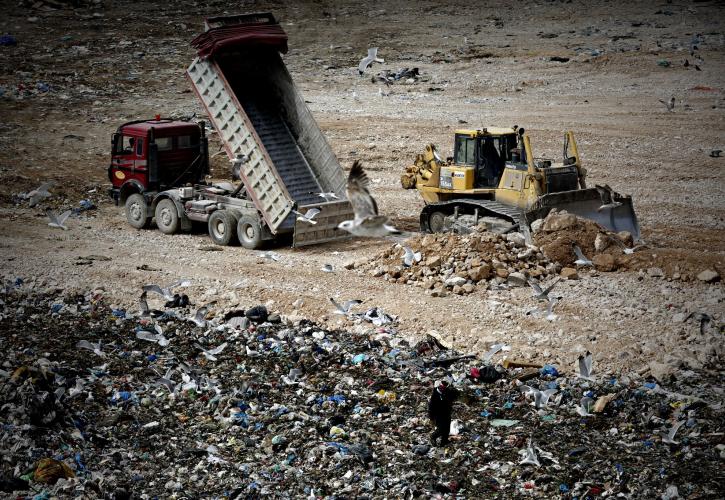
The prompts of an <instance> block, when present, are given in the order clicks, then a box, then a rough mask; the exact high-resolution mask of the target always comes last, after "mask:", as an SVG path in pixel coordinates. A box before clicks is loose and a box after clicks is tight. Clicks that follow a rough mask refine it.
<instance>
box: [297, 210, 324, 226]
mask: <svg viewBox="0 0 725 500" xmlns="http://www.w3.org/2000/svg"><path fill="white" fill-rule="evenodd" d="M292 211H293V212H294V213H296V214H297V220H298V221H302V222H306V223H308V224H317V221H316V220H314V219H315V217H316V216H317V214H319V213H320V209H319V208H310V209H308V210H307V212H305V213H302V212H298V211H297V210H292Z"/></svg>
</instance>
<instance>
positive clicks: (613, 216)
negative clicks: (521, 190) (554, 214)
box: [526, 188, 640, 241]
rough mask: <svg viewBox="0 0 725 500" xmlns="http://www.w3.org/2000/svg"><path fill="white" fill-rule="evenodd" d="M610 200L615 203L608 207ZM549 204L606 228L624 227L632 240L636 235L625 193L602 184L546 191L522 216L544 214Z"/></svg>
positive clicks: (622, 228) (635, 220) (629, 198)
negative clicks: (613, 190)
mask: <svg viewBox="0 0 725 500" xmlns="http://www.w3.org/2000/svg"><path fill="white" fill-rule="evenodd" d="M610 198H611V199H610ZM611 201H614V202H615V203H614V204H615V205H617V206H614V207H612V206H611V205H612V203H611ZM553 208H556V209H558V210H566V211H567V212H569V213H572V214H575V215H578V216H580V217H585V218H587V219H591V220H593V221H594V222H596V223H598V224H601V225H602V226H604V227H606V228H607V229H609V230H610V231H614V232H619V231H628V232H630V233H631V234H632V237H633V238H634V240H635V241H637V240H639V239H640V230H639V221H638V220H637V215H636V214H635V213H634V206H633V205H632V198H631V197H629V196H623V195H620V194H618V193H614V192H611V191H609V192H608V191H606V190H604V189H603V188H599V189H597V188H590V189H579V190H577V191H565V192H561V193H552V194H547V195H544V196H542V197H541V198H540V199H539V202H538V203H537V207H536V208H535V210H533V211H531V212H529V213H528V214H527V216H526V218H527V219H529V221H532V220H533V219H537V218H542V217H546V214H548V213H549V211H551V209H553Z"/></svg>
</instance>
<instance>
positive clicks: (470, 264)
mask: <svg viewBox="0 0 725 500" xmlns="http://www.w3.org/2000/svg"><path fill="white" fill-rule="evenodd" d="M405 245H406V246H409V247H410V248H411V249H412V251H413V252H414V253H420V256H419V257H420V260H417V259H413V262H412V263H411V265H410V266H406V264H405V263H404V262H403V256H404V254H405V249H404V248H403V247H402V246H400V245H394V246H392V247H391V248H389V249H386V250H385V251H383V252H382V253H380V254H378V255H376V256H374V257H373V258H372V259H370V260H369V261H367V262H363V263H357V264H352V265H349V266H348V267H354V268H356V269H361V270H363V271H367V272H369V273H370V274H372V275H373V276H380V277H382V278H383V279H386V280H388V281H391V282H395V283H404V284H408V285H415V286H419V287H422V288H424V289H426V290H430V291H431V294H433V295H434V296H441V297H443V296H445V295H447V294H448V293H454V294H457V295H464V294H468V293H472V292H474V291H476V290H477V289H484V290H485V289H487V288H489V287H491V286H527V285H526V283H527V280H528V279H530V278H531V279H542V280H543V279H546V277H547V276H549V275H552V274H556V273H557V271H558V267H557V265H556V264H555V263H553V262H551V261H550V260H549V259H547V258H546V257H545V256H544V254H543V253H542V252H541V251H540V250H539V249H538V248H537V247H535V246H533V245H526V242H525V240H524V237H523V236H522V235H521V234H520V233H510V234H507V235H500V234H496V233H493V232H489V231H486V230H485V229H483V228H480V229H479V228H476V229H474V230H473V232H472V233H470V234H466V235H458V234H450V233H447V234H426V235H418V236H414V237H412V238H410V239H409V240H407V241H406V243H405Z"/></svg>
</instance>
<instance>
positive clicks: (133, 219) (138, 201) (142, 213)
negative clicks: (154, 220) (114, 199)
mask: <svg viewBox="0 0 725 500" xmlns="http://www.w3.org/2000/svg"><path fill="white" fill-rule="evenodd" d="M125 207H126V220H127V221H128V223H129V225H130V226H131V227H135V228H136V229H144V228H147V227H148V226H149V224H150V223H151V215H150V214H149V206H148V203H146V198H144V197H143V195H141V194H138V193H134V194H132V195H130V196H129V197H128V198H126V205H125Z"/></svg>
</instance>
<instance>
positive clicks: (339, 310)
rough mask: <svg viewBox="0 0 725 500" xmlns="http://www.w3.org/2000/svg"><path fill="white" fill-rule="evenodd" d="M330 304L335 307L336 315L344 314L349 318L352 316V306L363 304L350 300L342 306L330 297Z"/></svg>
mask: <svg viewBox="0 0 725 500" xmlns="http://www.w3.org/2000/svg"><path fill="white" fill-rule="evenodd" d="M330 302H332V305H333V306H335V309H336V311H334V313H335V314H342V315H343V316H347V315H349V314H350V309H351V308H352V306H356V305H358V304H362V300H357V299H355V300H348V301H347V302H345V303H344V304H342V305H340V304H339V303H338V302H337V301H336V300H335V299H333V298H332V297H330Z"/></svg>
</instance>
